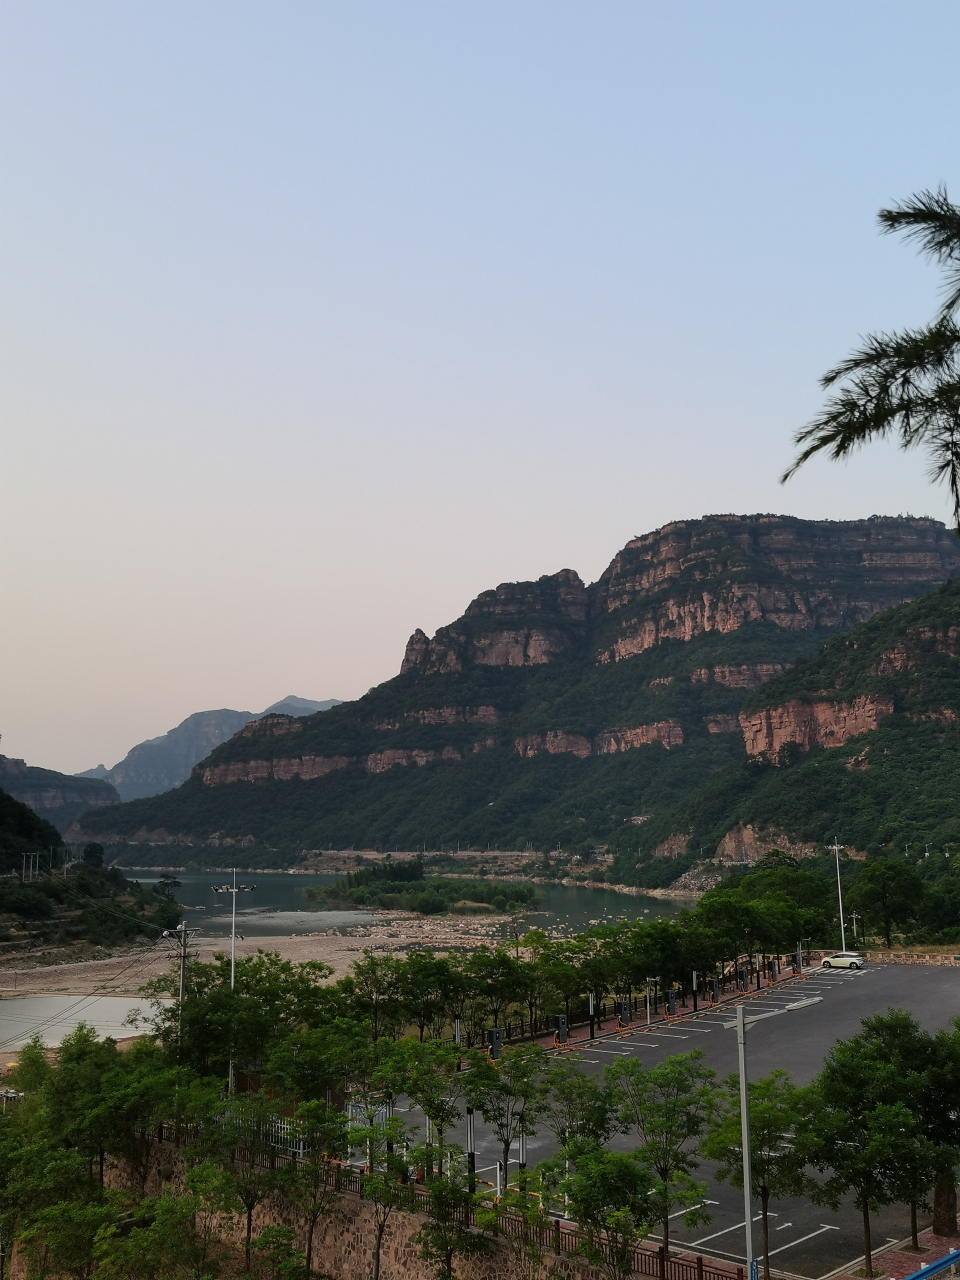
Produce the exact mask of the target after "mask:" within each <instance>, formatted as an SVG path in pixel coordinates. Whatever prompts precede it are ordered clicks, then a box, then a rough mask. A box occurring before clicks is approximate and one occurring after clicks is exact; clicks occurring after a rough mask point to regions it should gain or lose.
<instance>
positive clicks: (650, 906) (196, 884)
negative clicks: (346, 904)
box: [139, 871, 682, 937]
mask: <svg viewBox="0 0 960 1280" xmlns="http://www.w3.org/2000/svg"><path fill="white" fill-rule="evenodd" d="M176 878H177V879H178V880H179V881H180V888H179V889H176V890H175V891H174V896H175V897H176V899H177V901H178V902H182V903H183V905H184V907H185V908H186V909H187V920H188V921H189V923H190V925H191V927H193V928H202V929H203V930H204V932H205V933H209V934H210V935H212V936H214V937H220V936H226V937H229V935H230V907H231V903H230V894H229V893H217V892H215V887H216V886H219V885H225V884H232V882H233V877H232V875H231V874H229V873H227V872H223V871H199V872H194V873H188V872H182V873H181V874H179V875H177V877H176ZM139 879H140V882H141V884H155V883H156V879H157V878H156V876H152V877H146V876H140V877H139ZM336 879H338V877H337V876H332V875H317V874H310V875H297V874H294V875H291V874H289V873H285V872H282V871H265V872H262V873H257V872H253V873H248V872H243V873H242V874H241V873H239V872H238V873H237V885H238V886H239V885H252V886H253V889H252V891H251V892H242V893H238V894H237V932H238V933H242V934H244V935H245V936H247V937H289V936H290V935H291V934H298V933H331V932H340V931H345V930H347V929H349V928H351V927H353V926H354V925H358V924H367V923H369V922H370V921H371V920H373V919H374V918H375V917H374V916H373V914H372V913H371V912H369V911H342V910H341V911H318V910H317V909H316V908H315V906H314V905H313V904H312V903H311V902H309V901H308V899H307V897H306V893H305V890H306V889H307V888H308V887H309V886H310V885H320V884H330V883H332V882H333V881H334V880H336ZM537 889H538V892H539V894H540V896H541V898H542V900H543V901H542V903H541V912H543V913H546V914H541V913H534V914H531V915H529V916H527V917H524V919H525V920H526V921H527V923H528V924H529V925H530V926H534V927H544V928H557V927H561V928H563V929H565V930H569V931H570V932H573V933H579V932H580V931H581V930H583V929H586V928H588V927H589V926H590V925H591V924H597V923H603V924H611V923H614V922H615V921H617V920H635V919H642V920H657V919H669V918H671V917H672V916H675V915H676V913H677V911H678V910H679V909H680V906H681V905H682V904H681V903H678V902H676V901H673V900H671V899H668V898H653V897H649V896H647V895H645V894H644V895H642V896H636V897H635V896H633V895H632V894H625V893H614V892H613V890H611V889H581V888H573V887H570V886H567V885H538V886H537ZM504 932H509V926H505V929H504Z"/></svg>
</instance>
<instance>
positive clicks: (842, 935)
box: [833, 838, 847, 951]
mask: <svg viewBox="0 0 960 1280" xmlns="http://www.w3.org/2000/svg"><path fill="white" fill-rule="evenodd" d="M843 848H844V845H842V844H839V843H838V841H837V840H836V838H834V841H833V852H834V856H835V857H836V859H837V901H838V902H839V904H840V950H841V951H846V949H847V935H846V932H845V930H844V927H843V890H842V889H841V888H840V850H841V849H843Z"/></svg>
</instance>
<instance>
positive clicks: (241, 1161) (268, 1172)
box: [197, 1093, 289, 1271]
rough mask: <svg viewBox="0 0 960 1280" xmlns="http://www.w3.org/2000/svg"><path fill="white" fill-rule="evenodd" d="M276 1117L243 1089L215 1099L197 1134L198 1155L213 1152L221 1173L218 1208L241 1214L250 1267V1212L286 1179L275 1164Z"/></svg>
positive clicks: (260, 1099)
mask: <svg viewBox="0 0 960 1280" xmlns="http://www.w3.org/2000/svg"><path fill="white" fill-rule="evenodd" d="M278 1118H279V1116H278V1112H277V1109H276V1107H275V1104H274V1103H273V1102H271V1100H270V1099H268V1098H267V1097H265V1095H264V1094H262V1093H259V1094H257V1093H253V1094H243V1095H240V1096H235V1097H231V1098H229V1099H227V1100H226V1101H224V1102H222V1103H220V1105H219V1107H218V1108H217V1110H216V1112H215V1113H214V1114H213V1115H212V1116H210V1117H209V1119H208V1122H207V1124H206V1125H205V1126H204V1127H203V1130H202V1132H201V1133H200V1135H199V1139H198V1142H197V1146H198V1148H199V1152H200V1153H201V1154H203V1155H210V1156H215V1158H216V1159H217V1161H218V1163H219V1164H220V1166H221V1168H222V1169H223V1171H224V1173H225V1174H226V1175H227V1176H226V1180H225V1182H224V1184H223V1186H222V1207H223V1208H224V1209H225V1210H227V1211H230V1210H233V1211H236V1210H238V1209H239V1211H240V1212H241V1214H242V1215H243V1218H244V1226H245V1231H244V1254H245V1257H246V1266H247V1270H248V1271H249V1270H250V1250H251V1248H252V1234H253V1214H254V1211H255V1209H256V1208H257V1206H258V1205H260V1204H262V1203H263V1201H264V1200H266V1199H267V1197H268V1196H270V1195H271V1194H272V1193H273V1192H274V1191H277V1190H278V1189H279V1188H280V1187H281V1186H283V1185H284V1183H285V1182H286V1181H287V1180H288V1178H289V1173H288V1172H287V1170H286V1169H277V1168H276V1147H275V1145H274V1141H273V1138H274V1129H275V1126H276V1123H277V1120H278Z"/></svg>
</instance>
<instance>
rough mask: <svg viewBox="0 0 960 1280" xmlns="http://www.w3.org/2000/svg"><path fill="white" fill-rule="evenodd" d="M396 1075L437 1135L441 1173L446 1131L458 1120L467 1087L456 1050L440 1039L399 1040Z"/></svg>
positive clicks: (429, 1147) (429, 1146)
mask: <svg viewBox="0 0 960 1280" xmlns="http://www.w3.org/2000/svg"><path fill="white" fill-rule="evenodd" d="M397 1047H398V1049H399V1050H401V1053H400V1056H399V1059H398V1073H399V1076H400V1077H401V1080H402V1084H399V1082H398V1084H399V1087H400V1089H401V1091H402V1092H404V1093H406V1094H407V1096H408V1097H409V1098H410V1100H411V1101H412V1102H413V1103H415V1104H416V1106H418V1107H419V1108H420V1110H421V1111H422V1112H423V1114H424V1115H425V1116H426V1118H427V1119H428V1120H429V1121H430V1127H431V1129H432V1130H433V1131H434V1132H436V1135H437V1153H436V1159H437V1170H438V1172H439V1173H441V1174H442V1173H443V1165H444V1145H445V1137H446V1133H447V1131H448V1130H449V1129H450V1127H451V1126H452V1125H454V1124H456V1123H457V1121H458V1120H459V1119H460V1108H459V1107H458V1106H457V1103H458V1102H459V1101H460V1099H461V1098H462V1097H463V1095H464V1092H465V1090H466V1087H467V1080H468V1074H467V1072H465V1071H461V1070H460V1069H459V1068H460V1050H459V1048H457V1047H455V1046H453V1045H450V1044H446V1043H444V1042H443V1041H440V1040H427V1041H426V1042H423V1043H417V1042H416V1041H413V1040H407V1041H401V1042H400V1044H399V1045H398V1046H397ZM425 1155H426V1167H427V1169H428V1170H432V1168H433V1163H434V1153H433V1142H432V1134H428V1135H427V1140H426V1143H425Z"/></svg>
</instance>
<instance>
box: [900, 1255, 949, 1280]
mask: <svg viewBox="0 0 960 1280" xmlns="http://www.w3.org/2000/svg"><path fill="white" fill-rule="evenodd" d="M955 1263H960V1249H954V1251H953V1253H948V1254H946V1255H945V1256H944V1257H942V1258H940V1259H938V1260H937V1261H936V1262H931V1263H929V1264H928V1265H927V1266H925V1267H921V1268H920V1270H919V1271H914V1272H913V1274H912V1275H909V1276H906V1277H905V1280H927V1277H928V1276H935V1275H937V1274H938V1273H939V1272H941V1271H946V1269H947V1267H952V1266H953V1265H954V1264H955Z"/></svg>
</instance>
